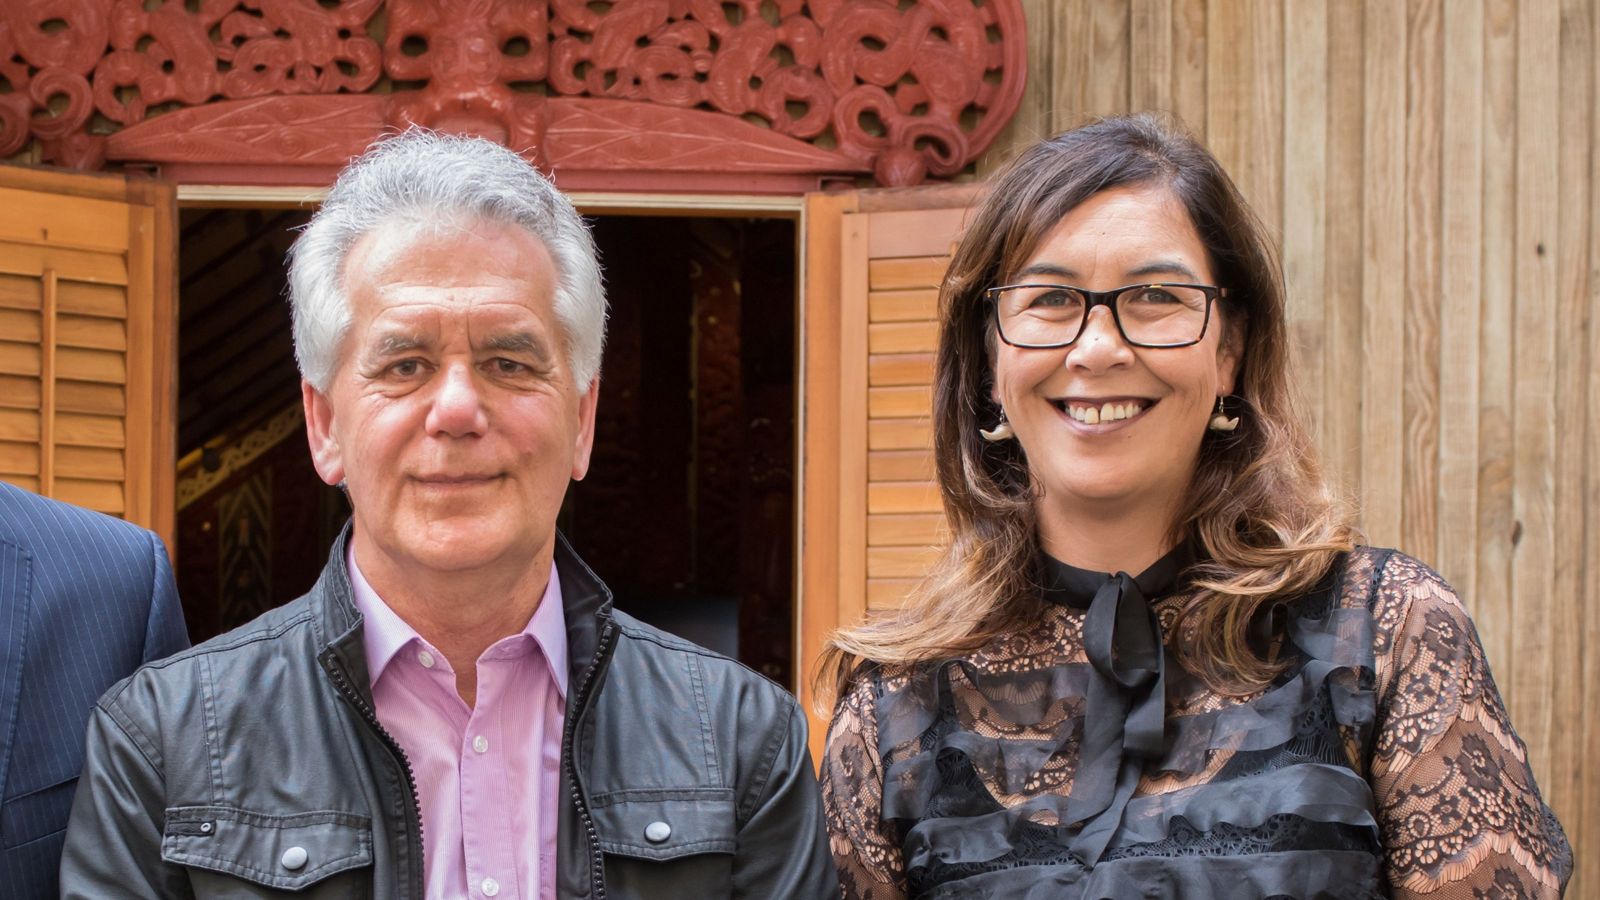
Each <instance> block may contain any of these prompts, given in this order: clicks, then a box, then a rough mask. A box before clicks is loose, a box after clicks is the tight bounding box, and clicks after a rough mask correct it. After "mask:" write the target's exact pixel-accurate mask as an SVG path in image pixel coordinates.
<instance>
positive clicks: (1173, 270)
mask: <svg viewBox="0 0 1600 900" xmlns="http://www.w3.org/2000/svg"><path fill="white" fill-rule="evenodd" d="M1150 275H1178V276H1181V277H1183V278H1187V279H1189V280H1191V281H1195V280H1198V279H1199V278H1200V276H1199V275H1196V274H1195V273H1194V270H1193V269H1191V268H1189V267H1188V266H1186V265H1184V264H1183V263H1181V262H1178V261H1177V260H1175V259H1157V260H1152V261H1150V262H1147V263H1145V264H1144V265H1142V266H1137V267H1135V268H1133V269H1130V270H1128V277H1129V278H1145V277H1148V276H1150Z"/></svg>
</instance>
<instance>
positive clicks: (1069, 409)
mask: <svg viewBox="0 0 1600 900" xmlns="http://www.w3.org/2000/svg"><path fill="white" fill-rule="evenodd" d="M1050 402H1051V404H1052V405H1054V406H1055V408H1056V409H1057V410H1058V411H1060V413H1061V415H1062V416H1063V417H1064V418H1065V419H1066V420H1067V421H1068V423H1069V424H1071V425H1072V427H1073V428H1074V429H1075V430H1077V431H1080V432H1082V433H1084V434H1106V433H1108V432H1112V431H1120V430H1122V429H1124V428H1127V427H1129V426H1131V425H1133V424H1134V423H1135V422H1137V421H1139V420H1140V419H1141V418H1142V417H1143V416H1144V414H1145V413H1146V412H1149V411H1150V409H1151V408H1152V407H1154V406H1155V404H1156V401H1155V400H1148V399H1145V398H1143V397H1111V398H1105V399H1089V398H1084V397H1066V398H1062V399H1060V400H1052V401H1050Z"/></svg>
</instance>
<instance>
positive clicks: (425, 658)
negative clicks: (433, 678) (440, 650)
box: [417, 650, 433, 669]
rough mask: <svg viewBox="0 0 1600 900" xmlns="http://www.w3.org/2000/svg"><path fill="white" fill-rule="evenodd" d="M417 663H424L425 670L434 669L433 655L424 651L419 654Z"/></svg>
mask: <svg viewBox="0 0 1600 900" xmlns="http://www.w3.org/2000/svg"><path fill="white" fill-rule="evenodd" d="M417 662H419V663H422V667H423V668H424V669H431V668H433V654H432V653H429V652H428V651H426V650H424V651H422V652H421V653H418V654H417Z"/></svg>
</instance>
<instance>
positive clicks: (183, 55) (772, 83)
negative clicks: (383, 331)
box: [0, 0, 1026, 190]
mask: <svg viewBox="0 0 1600 900" xmlns="http://www.w3.org/2000/svg"><path fill="white" fill-rule="evenodd" d="M1025 48H1026V37H1025V33H1024V23H1023V16H1022V9H1021V3H1020V0H5V2H4V3H0V157H7V156H12V155H15V154H17V153H18V152H19V151H21V150H22V149H23V148H25V147H26V146H28V144H29V143H30V142H33V141H37V142H38V144H39V147H40V151H41V155H42V157H43V158H44V159H45V160H46V161H48V162H52V163H56V164H60V165H66V166H72V167H75V168H85V169H90V168H98V167H100V166H102V165H105V164H106V163H107V162H108V161H111V162H117V163H123V164H135V163H137V164H155V165H158V166H160V167H161V168H162V169H163V171H164V172H166V173H167V174H168V175H169V176H171V177H175V178H178V179H179V180H186V181H212V182H247V183H249V182H256V183H261V182H290V183H310V184H317V183H324V182H325V181H326V180H327V178H328V176H329V174H331V173H332V172H333V171H335V170H337V169H338V167H340V166H341V165H343V164H344V162H345V161H346V160H348V159H349V158H350V157H351V156H352V155H354V154H356V153H359V152H360V151H361V150H362V149H363V148H364V147H366V146H367V145H368V144H369V143H370V142H371V141H372V140H373V139H374V138H376V137H378V136H379V135H381V134H383V133H385V132H387V131H392V130H396V129H401V128H404V127H406V126H407V125H408V124H411V123H416V124H420V125H425V126H428V127H431V128H436V129H440V130H445V131H452V132H461V133H470V134H480V135H483V136H485V137H489V138H491V139H494V140H497V141H500V142H502V143H504V144H506V145H507V146H510V147H512V148H514V149H517V150H518V151H521V152H524V153H526V154H527V155H528V156H529V157H530V158H532V159H534V160H535V161H536V162H537V163H538V164H539V165H540V166H542V167H544V168H546V169H548V170H550V171H552V172H554V173H555V174H556V177H557V180H558V181H560V182H561V183H562V184H563V185H565V186H567V187H569V188H574V187H577V188H584V187H588V188H596V187H605V186H611V187H619V188H629V187H634V188H645V187H650V186H659V187H666V188H669V189H670V188H679V189H705V188H708V187H709V188H713V189H714V188H716V187H718V186H723V187H728V188H739V187H743V188H745V189H754V190H795V189H803V188H804V187H805V186H806V185H808V184H809V185H812V186H814V185H815V184H816V182H817V179H818V177H820V176H828V175H838V176H856V175H864V174H869V173H870V174H871V175H873V176H874V177H875V178H876V179H877V180H878V181H879V182H880V183H882V184H887V185H907V184H916V183H918V182H920V181H922V180H923V179H924V178H925V177H927V176H930V175H931V176H933V177H949V176H951V175H954V174H956V173H958V172H960V171H961V170H962V169H963V168H964V167H965V166H966V165H967V164H968V163H970V162H971V161H972V160H973V159H975V158H976V157H977V155H978V154H979V153H981V152H983V150H984V149H985V148H987V147H988V146H989V144H990V143H991V142H992V141H993V140H994V138H995V137H996V136H997V135H998V134H999V132H1000V129H1001V128H1002V127H1004V125H1005V123H1006V121H1007V120H1008V119H1009V118H1010V116H1011V114H1012V113H1013V112H1015V111H1016V108H1017V104H1018V102H1019V101H1020V99H1021V96H1022V88H1023V79H1024V75H1025V72H1026V62H1025Z"/></svg>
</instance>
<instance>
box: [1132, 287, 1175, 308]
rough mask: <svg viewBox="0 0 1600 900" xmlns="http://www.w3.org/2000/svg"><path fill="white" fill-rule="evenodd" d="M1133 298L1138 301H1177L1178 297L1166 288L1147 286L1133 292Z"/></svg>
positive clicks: (1155, 302)
mask: <svg viewBox="0 0 1600 900" xmlns="http://www.w3.org/2000/svg"><path fill="white" fill-rule="evenodd" d="M1133 299H1134V300H1135V301H1136V302H1138V303H1151V304H1157V303H1177V302H1178V298H1177V297H1175V296H1173V294H1172V292H1171V291H1169V290H1167V289H1166V288H1158V287H1148V288H1145V289H1144V290H1141V291H1139V292H1138V293H1136V294H1134V296H1133Z"/></svg>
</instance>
